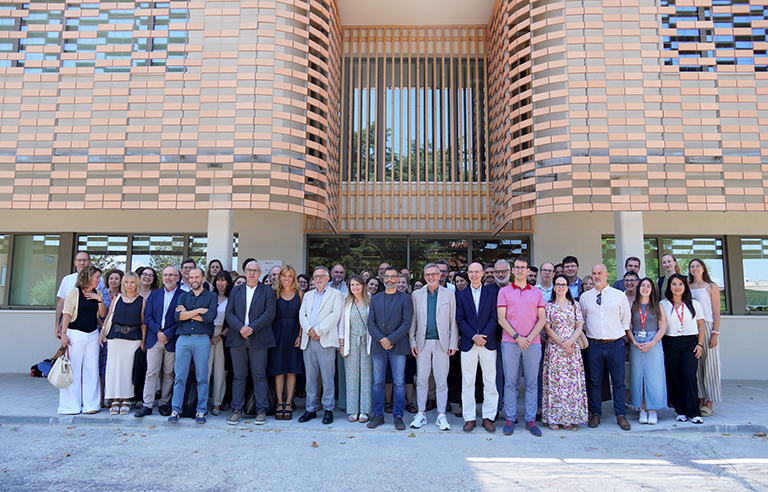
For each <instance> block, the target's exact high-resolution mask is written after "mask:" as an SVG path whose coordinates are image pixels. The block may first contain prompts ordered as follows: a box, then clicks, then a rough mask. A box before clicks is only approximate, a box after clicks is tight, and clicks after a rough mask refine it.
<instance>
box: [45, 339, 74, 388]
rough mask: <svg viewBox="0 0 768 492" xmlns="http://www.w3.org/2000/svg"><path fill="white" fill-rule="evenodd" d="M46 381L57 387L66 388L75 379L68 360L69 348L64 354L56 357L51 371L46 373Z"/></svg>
mask: <svg viewBox="0 0 768 492" xmlns="http://www.w3.org/2000/svg"><path fill="white" fill-rule="evenodd" d="M48 381H49V382H50V383H51V384H52V385H54V386H56V387H57V388H59V389H64V388H68V387H69V385H70V384H72V383H73V382H74V381H75V375H74V372H73V371H72V363H71V362H70V361H69V348H67V351H66V354H64V355H62V356H61V357H59V358H58V359H56V362H55V363H54V364H53V368H51V372H50V373H48Z"/></svg>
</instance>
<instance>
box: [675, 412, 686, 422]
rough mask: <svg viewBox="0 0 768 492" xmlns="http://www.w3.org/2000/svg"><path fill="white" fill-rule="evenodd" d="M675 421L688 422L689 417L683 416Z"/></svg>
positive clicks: (679, 416)
mask: <svg viewBox="0 0 768 492" xmlns="http://www.w3.org/2000/svg"><path fill="white" fill-rule="evenodd" d="M675 420H677V421H678V422H688V416H687V415H682V414H681V415H678V416H677V417H675Z"/></svg>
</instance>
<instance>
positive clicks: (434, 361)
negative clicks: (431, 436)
mask: <svg viewBox="0 0 768 492" xmlns="http://www.w3.org/2000/svg"><path fill="white" fill-rule="evenodd" d="M441 277H442V272H441V271H440V269H439V268H438V266H437V265H436V264H434V263H430V264H428V265H427V266H425V267H424V279H425V280H426V281H427V288H426V289H419V290H417V291H416V292H414V293H413V296H412V299H413V313H414V316H413V321H412V322H411V329H410V345H411V353H412V354H413V356H414V357H415V358H416V366H417V374H418V378H419V379H418V394H419V402H418V403H419V412H418V413H417V414H416V415H415V416H414V417H413V422H412V423H411V427H413V428H414V429H418V428H421V427H423V426H424V425H425V424H426V423H427V417H426V409H427V393H428V392H429V374H430V372H432V373H434V377H435V387H436V390H437V391H436V396H437V420H435V424H436V425H437V427H438V428H439V429H440V430H446V431H447V430H451V425H450V424H449V423H448V419H447V418H446V417H445V409H446V406H447V403H448V368H449V366H450V359H449V357H450V356H452V355H453V354H455V353H456V351H457V350H458V348H459V328H458V326H457V325H456V296H455V294H454V293H453V292H452V291H450V290H448V289H446V288H445V287H443V286H441V285H440V278H441Z"/></svg>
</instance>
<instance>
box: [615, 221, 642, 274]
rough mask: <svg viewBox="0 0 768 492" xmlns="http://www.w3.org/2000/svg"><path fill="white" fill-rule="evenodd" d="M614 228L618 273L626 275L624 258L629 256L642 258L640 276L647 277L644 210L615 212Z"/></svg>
mask: <svg viewBox="0 0 768 492" xmlns="http://www.w3.org/2000/svg"><path fill="white" fill-rule="evenodd" d="M613 229H614V233H615V235H616V275H617V276H618V278H619V279H621V278H622V277H623V276H624V273H625V272H624V260H625V259H626V258H627V257H629V256H636V257H638V258H640V278H643V277H645V242H644V240H643V213H642V212H614V213H613Z"/></svg>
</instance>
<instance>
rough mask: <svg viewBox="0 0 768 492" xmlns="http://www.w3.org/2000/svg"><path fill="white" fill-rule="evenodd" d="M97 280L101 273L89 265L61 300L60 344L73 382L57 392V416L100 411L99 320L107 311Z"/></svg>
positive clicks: (99, 278) (99, 279)
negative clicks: (65, 349) (67, 354)
mask: <svg viewBox="0 0 768 492" xmlns="http://www.w3.org/2000/svg"><path fill="white" fill-rule="evenodd" d="M99 281H101V270H99V269H98V268H96V267H95V266H92V265H91V266H87V267H85V268H83V269H82V270H81V271H80V273H79V274H78V276H77V282H75V288H74V289H72V290H71V291H69V294H67V297H66V299H64V308H63V311H62V317H61V344H62V345H64V346H65V347H68V348H69V361H70V363H71V364H72V372H73V375H74V381H73V382H72V384H70V385H69V386H68V387H66V388H63V389H60V390H59V413H60V414H65V415H76V414H78V413H80V412H85V413H89V414H93V413H97V412H98V411H99V410H101V392H100V391H99V326H98V319H99V317H103V316H104V314H105V313H106V311H107V310H106V308H105V307H104V298H103V295H102V293H101V292H100V291H99V289H98V286H99Z"/></svg>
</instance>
